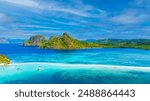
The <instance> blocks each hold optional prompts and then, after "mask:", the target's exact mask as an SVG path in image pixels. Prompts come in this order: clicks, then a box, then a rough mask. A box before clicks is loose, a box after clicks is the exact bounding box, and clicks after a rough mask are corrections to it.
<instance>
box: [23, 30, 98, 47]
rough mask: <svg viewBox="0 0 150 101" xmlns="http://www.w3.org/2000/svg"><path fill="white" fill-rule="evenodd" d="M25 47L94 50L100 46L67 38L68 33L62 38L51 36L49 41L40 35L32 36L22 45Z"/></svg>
mask: <svg viewBox="0 0 150 101" xmlns="http://www.w3.org/2000/svg"><path fill="white" fill-rule="evenodd" d="M24 45H25V46H39V47H40V48H50V49H81V48H94V47H99V46H100V45H98V44H96V43H93V42H84V41H79V40H77V39H75V38H72V37H71V36H69V34H68V33H66V32H65V33H63V35H62V36H51V37H50V38H49V40H45V38H44V37H43V36H41V35H36V36H32V37H31V38H30V39H29V40H27V41H26V42H25V43H24Z"/></svg>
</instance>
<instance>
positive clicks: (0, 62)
mask: <svg viewBox="0 0 150 101" xmlns="http://www.w3.org/2000/svg"><path fill="white" fill-rule="evenodd" d="M7 64H10V60H9V59H8V58H7V57H6V56H5V55H2V54H0V65H7Z"/></svg>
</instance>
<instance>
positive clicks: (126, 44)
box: [87, 39, 150, 50]
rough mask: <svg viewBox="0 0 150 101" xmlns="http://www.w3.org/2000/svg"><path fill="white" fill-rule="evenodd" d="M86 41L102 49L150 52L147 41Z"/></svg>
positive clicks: (149, 41) (148, 41)
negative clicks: (133, 49) (143, 50)
mask: <svg viewBox="0 0 150 101" xmlns="http://www.w3.org/2000/svg"><path fill="white" fill-rule="evenodd" d="M87 41H88V42H94V43H97V44H99V45H100V46H101V47H103V48H136V49H145V50H150V40H149V39H103V40H87Z"/></svg>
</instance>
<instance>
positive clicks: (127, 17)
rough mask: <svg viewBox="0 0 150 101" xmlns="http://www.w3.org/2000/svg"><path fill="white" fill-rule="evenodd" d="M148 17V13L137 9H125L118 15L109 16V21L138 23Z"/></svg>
mask: <svg viewBox="0 0 150 101" xmlns="http://www.w3.org/2000/svg"><path fill="white" fill-rule="evenodd" d="M148 19H149V15H148V14H146V13H145V12H143V11H141V10H139V9H126V10H124V11H122V12H121V13H120V14H119V15H116V16H114V17H112V18H111V21H113V22H115V23H119V24H138V23H142V22H144V21H147V20H148Z"/></svg>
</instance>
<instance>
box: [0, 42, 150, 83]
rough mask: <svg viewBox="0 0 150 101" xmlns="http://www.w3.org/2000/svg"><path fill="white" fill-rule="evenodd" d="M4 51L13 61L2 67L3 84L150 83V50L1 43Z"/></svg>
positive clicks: (0, 45) (1, 79)
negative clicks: (71, 47)
mask: <svg viewBox="0 0 150 101" xmlns="http://www.w3.org/2000/svg"><path fill="white" fill-rule="evenodd" d="M0 54H5V55H6V56H7V57H8V58H9V59H10V60H11V64H10V65H8V66H0V83H1V84H150V51H149V50H142V49H128V48H93V49H78V50H54V49H40V48H38V47H24V46H21V45H17V44H0ZM39 67H40V68H42V69H41V70H38V68H39Z"/></svg>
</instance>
